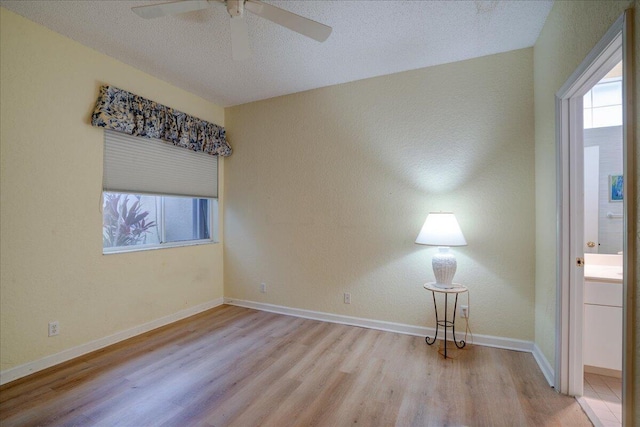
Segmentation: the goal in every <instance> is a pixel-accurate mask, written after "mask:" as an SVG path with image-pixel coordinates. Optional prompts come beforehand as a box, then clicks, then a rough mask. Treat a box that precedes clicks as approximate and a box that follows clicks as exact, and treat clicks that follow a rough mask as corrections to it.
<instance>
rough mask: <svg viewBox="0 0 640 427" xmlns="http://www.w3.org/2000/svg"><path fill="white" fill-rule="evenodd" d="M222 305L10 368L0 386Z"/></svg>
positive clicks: (203, 306) (197, 308)
mask: <svg viewBox="0 0 640 427" xmlns="http://www.w3.org/2000/svg"><path fill="white" fill-rule="evenodd" d="M222 304H224V300H223V298H218V299H215V300H213V301H208V302H205V303H202V304H198V305H196V306H193V307H189V308H186V309H184V310H180V311H178V312H177V313H173V314H170V315H168V316H164V317H161V318H159V319H156V320H152V321H151V322H147V323H145V324H143V325H139V326H135V327H133V328H131V329H127V330H125V331H121V332H118V333H115V334H113V335H109V336H107V337H104V338H99V339H97V340H95V341H91V342H88V343H85V344H81V345H79V346H77V347H73V348H70V349H67V350H64V351H61V352H60V353H56V354H52V355H50V356H46V357H43V358H42V359H39V360H35V361H33V362H29V363H25V364H24V365H20V366H15V367H13V368H9V369H7V370H4V371H2V372H0V385H2V384H6V383H8V382H11V381H14V380H17V379H19V378H22V377H26V376H27V375H30V374H33V373H35V372H38V371H41V370H43V369H46V368H50V367H52V366H54V365H58V364H60V363H63V362H66V361H68V360H71V359H75V358H76V357H79V356H82V355H85V354H87V353H91V352H92V351H96V350H99V349H101V348H104V347H107V346H109V345H112V344H115V343H117V342H120V341H124V340H126V339H129V338H132V337H135V336H136V335H140V334H144V333H145V332H149V331H151V330H153V329H156V328H159V327H161V326H165V325H168V324H170V323H173V322H177V321H178V320H181V319H184V318H186V317H189V316H193V315H194V314H198V313H200V312H203V311H206V310H209V309H211V308H214V307H217V306H219V305H222Z"/></svg>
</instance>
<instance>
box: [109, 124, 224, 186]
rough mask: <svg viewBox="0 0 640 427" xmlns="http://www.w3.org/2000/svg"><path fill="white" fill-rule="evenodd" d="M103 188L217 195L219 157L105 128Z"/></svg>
mask: <svg viewBox="0 0 640 427" xmlns="http://www.w3.org/2000/svg"><path fill="white" fill-rule="evenodd" d="M103 189H104V190H105V191H110V192H120V193H146V194H164V195H175V196H189V197H199V198H217V197H218V157H217V156H212V155H210V154H206V153H202V152H195V151H191V150H187V149H185V148H182V147H176V146H175V145H173V144H169V143H167V142H163V141H160V140H159V139H153V138H142V137H138V136H131V135H127V134H125V133H122V132H115V131H110V130H105V131H104V179H103Z"/></svg>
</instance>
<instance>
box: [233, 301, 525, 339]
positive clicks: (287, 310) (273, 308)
mask: <svg viewBox="0 0 640 427" xmlns="http://www.w3.org/2000/svg"><path fill="white" fill-rule="evenodd" d="M224 302H225V304H230V305H237V306H239V307H246V308H253V309H256V310H260V311H268V312H271V313H278V314H287V315H290V316H296V317H303V318H305V319H313V320H321V321H324V322H331V323H340V324H343V325H351V326H360V327H363V328H369V329H377V330H380V331H387V332H398V333H400V334H406V335H415V336H421V337H426V336H431V337H432V336H433V335H434V334H435V331H436V330H435V328H429V327H425V326H414V325H406V324H403V323H393V322H385V321H382V320H373V319H364V318H361V317H351V316H344V315H341V314H332V313H325V312H321V311H311V310H303V309H300V308H291V307H284V306H281V305H273V304H265V303H261V302H255V301H246V300H240V299H236V298H225V299H224ZM451 338H452V336H451V332H449V334H448V338H447V339H449V340H450V339H451ZM467 338H468V341H467V342H468V343H470V344H475V345H481V346H485V347H495V348H503V349H507V350H516V351H525V352H532V351H533V342H531V341H524V340H518V339H513V338H503V337H494V336H490V335H479V334H473V337H472V336H471V335H468V337H467ZM456 339H457V340H460V339H464V332H456Z"/></svg>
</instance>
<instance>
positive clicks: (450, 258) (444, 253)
mask: <svg viewBox="0 0 640 427" xmlns="http://www.w3.org/2000/svg"><path fill="white" fill-rule="evenodd" d="M431 265H432V266H433V274H434V275H435V276H436V283H435V284H434V286H436V287H438V288H443V289H451V288H453V284H452V283H453V276H454V275H455V274H456V268H457V266H458V263H457V262H456V257H455V256H454V255H453V253H452V252H451V251H450V250H449V247H448V246H445V247H439V248H438V252H437V253H436V254H435V255H433V258H432V259H431Z"/></svg>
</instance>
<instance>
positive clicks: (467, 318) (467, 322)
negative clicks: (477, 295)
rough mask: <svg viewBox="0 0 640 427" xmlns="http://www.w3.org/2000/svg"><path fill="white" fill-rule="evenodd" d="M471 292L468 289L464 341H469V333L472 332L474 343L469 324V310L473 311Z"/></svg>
mask: <svg viewBox="0 0 640 427" xmlns="http://www.w3.org/2000/svg"><path fill="white" fill-rule="evenodd" d="M470 293H471V292H469V291H467V317H466V318H465V319H464V320H465V322H464V323H465V326H466V328H465V330H464V342H465V344H466V343H467V333H469V334H471V343H472V344H473V332H472V331H471V326H470V325H469V317H470V316H469V312H470V311H471V302H470V297H469V294H470Z"/></svg>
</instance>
